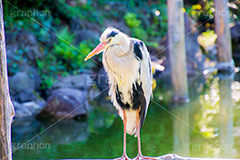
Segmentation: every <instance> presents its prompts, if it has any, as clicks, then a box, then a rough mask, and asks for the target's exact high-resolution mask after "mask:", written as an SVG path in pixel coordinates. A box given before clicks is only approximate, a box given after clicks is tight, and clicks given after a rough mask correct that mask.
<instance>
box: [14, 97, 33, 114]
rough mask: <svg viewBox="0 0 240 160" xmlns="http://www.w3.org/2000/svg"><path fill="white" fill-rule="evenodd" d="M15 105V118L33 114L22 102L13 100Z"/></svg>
mask: <svg viewBox="0 0 240 160" xmlns="http://www.w3.org/2000/svg"><path fill="white" fill-rule="evenodd" d="M13 105H14V108H15V117H14V118H23V117H30V116H32V112H31V111H30V110H29V109H28V108H26V107H23V106H22V104H20V103H18V102H16V101H13Z"/></svg>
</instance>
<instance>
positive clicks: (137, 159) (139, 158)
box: [134, 155, 160, 160]
mask: <svg viewBox="0 0 240 160" xmlns="http://www.w3.org/2000/svg"><path fill="white" fill-rule="evenodd" d="M159 159H160V158H159V157H147V156H143V155H138V156H137V157H135V158H134V160H159Z"/></svg>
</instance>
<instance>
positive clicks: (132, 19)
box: [124, 12, 141, 28]
mask: <svg viewBox="0 0 240 160" xmlns="http://www.w3.org/2000/svg"><path fill="white" fill-rule="evenodd" d="M124 19H125V21H126V24H127V25H128V27H129V28H139V26H140V24H141V21H140V20H138V19H137V15H136V14H134V13H129V12H128V13H127V14H126V15H125V16H124Z"/></svg>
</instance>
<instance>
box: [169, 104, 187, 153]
mask: <svg viewBox="0 0 240 160" xmlns="http://www.w3.org/2000/svg"><path fill="white" fill-rule="evenodd" d="M189 111H190V109H189V104H188V103H187V104H179V105H174V108H173V109H172V113H173V114H174V115H175V116H174V118H173V138H174V140H173V141H174V143H173V145H174V147H173V148H174V150H173V153H175V154H178V155H180V156H185V157H189V156H190V150H189V148H190V147H189V146H190V123H189V122H190V121H189V115H190V112H189Z"/></svg>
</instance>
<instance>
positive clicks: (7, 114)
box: [0, 0, 14, 160]
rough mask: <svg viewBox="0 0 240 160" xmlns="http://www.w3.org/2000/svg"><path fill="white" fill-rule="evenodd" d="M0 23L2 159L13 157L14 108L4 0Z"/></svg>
mask: <svg viewBox="0 0 240 160" xmlns="http://www.w3.org/2000/svg"><path fill="white" fill-rule="evenodd" d="M0 24H1V26H0V83H1V88H0V96H1V98H0V128H1V129H0V159H1V160H10V159H12V149H11V123H12V118H13V116H14V108H13V105H12V102H11V99H10V96H9V87H8V76H7V59H6V47H5V33H4V23H3V7H2V0H1V1H0Z"/></svg>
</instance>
